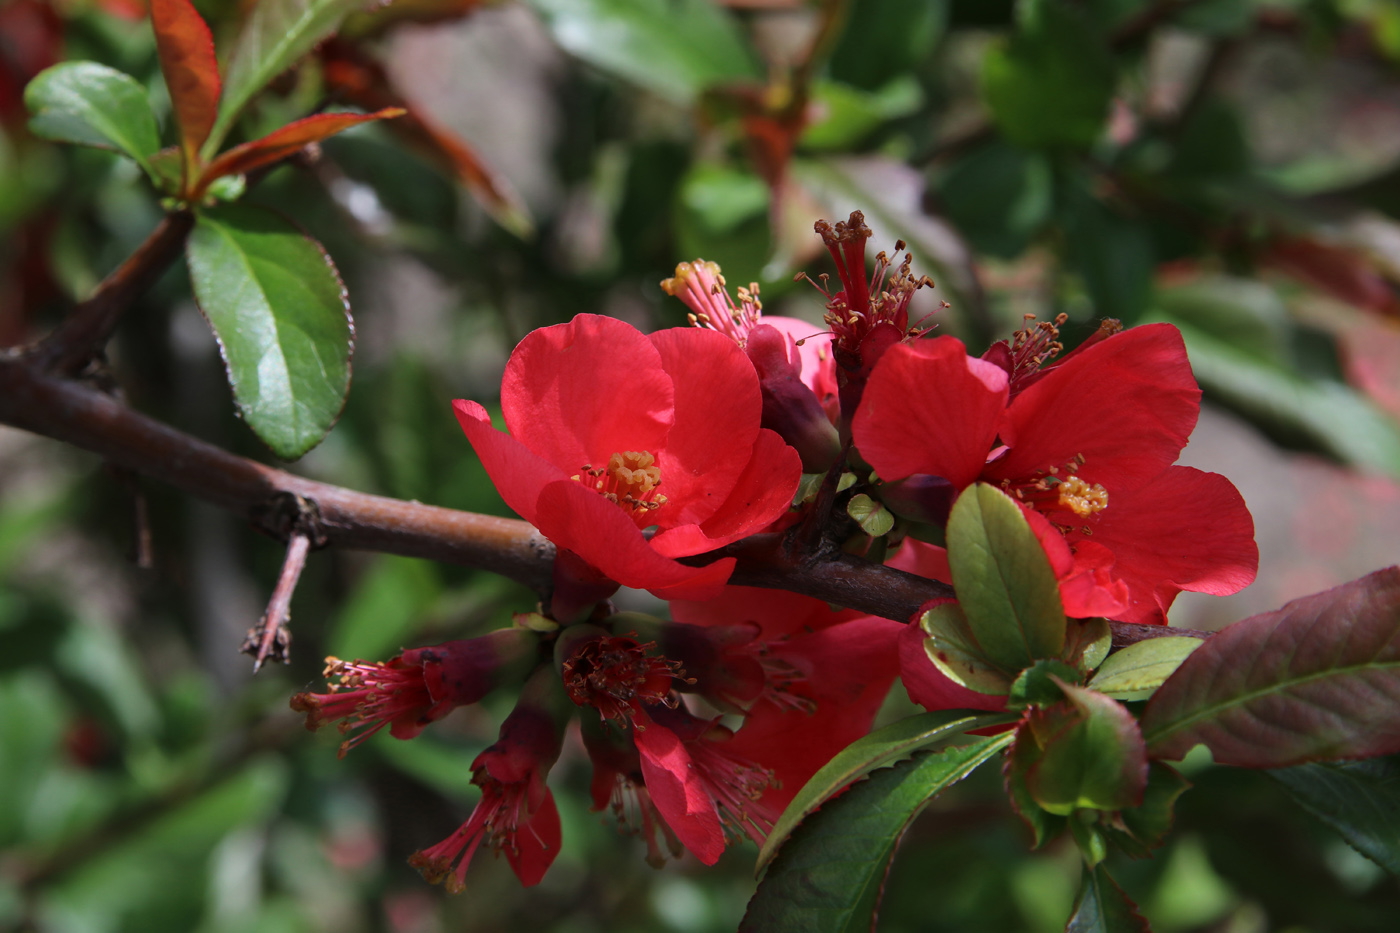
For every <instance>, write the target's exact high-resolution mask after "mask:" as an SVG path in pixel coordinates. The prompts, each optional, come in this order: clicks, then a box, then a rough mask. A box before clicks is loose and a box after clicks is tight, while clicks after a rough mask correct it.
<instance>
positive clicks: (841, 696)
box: [729, 616, 906, 813]
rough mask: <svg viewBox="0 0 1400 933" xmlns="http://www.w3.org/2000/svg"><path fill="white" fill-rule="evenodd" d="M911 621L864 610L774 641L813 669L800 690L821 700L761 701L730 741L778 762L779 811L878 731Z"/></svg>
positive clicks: (743, 751) (768, 796)
mask: <svg viewBox="0 0 1400 933" xmlns="http://www.w3.org/2000/svg"><path fill="white" fill-rule="evenodd" d="M905 628H906V626H904V625H902V624H901V623H899V622H892V621H890V620H889V619H880V618H876V617H874V616H863V617H860V618H857V619H855V620H853V621H849V622H844V623H842V624H841V625H835V626H832V627H830V628H828V629H825V630H824V631H821V632H816V633H813V634H810V635H801V636H798V637H797V638H793V639H791V640H790V641H783V642H776V643H774V644H773V645H772V646H771V647H772V653H773V654H774V655H775V656H776V657H778V658H781V659H782V660H784V661H787V662H789V663H791V664H793V665H794V666H795V667H797V668H799V669H800V670H802V672H803V673H804V674H805V675H806V678H807V680H806V682H805V683H802V684H796V685H794V686H793V688H792V692H793V693H794V694H797V695H801V696H807V697H809V698H811V699H813V700H815V701H816V704H817V710H816V712H815V713H811V714H809V713H806V712H803V711H802V710H794V709H790V708H779V707H778V706H776V705H775V704H773V703H772V702H771V701H769V700H760V701H759V702H758V703H757V704H756V705H755V706H754V708H753V710H752V712H750V713H749V715H748V717H747V718H746V719H745V720H744V725H743V728H741V729H740V730H739V731H738V732H737V733H736V734H735V736H734V738H733V739H731V740H730V742H729V749H730V750H731V751H732V752H733V753H734V754H735V755H737V756H738V757H741V758H747V759H749V760H751V761H754V762H756V763H758V764H760V765H763V766H764V767H767V768H771V769H772V770H773V772H774V774H775V775H776V776H777V778H778V780H779V781H780V782H781V786H780V787H772V788H769V789H768V791H766V792H765V793H764V795H763V803H765V804H767V805H768V806H769V807H770V808H772V810H773V812H774V813H781V812H782V810H783V808H784V807H786V806H787V805H788V803H790V802H791V801H792V798H793V797H794V796H795V795H796V794H797V792H798V791H799V790H801V789H802V786H803V785H804V784H806V783H807V780H808V779H809V778H810V777H811V776H812V775H813V774H815V773H816V772H817V769H818V768H820V767H821V766H822V765H824V764H826V763H827V762H828V761H830V760H831V758H832V757H833V756H834V755H836V753H837V752H839V751H841V749H843V748H845V747H846V746H847V745H849V744H851V743H852V742H854V741H855V740H856V739H858V738H860V737H861V736H863V735H865V734H866V733H867V732H869V731H870V724H871V723H872V722H873V721H874V719H875V714H876V713H877V712H878V711H879V709H880V706H881V704H882V703H884V700H885V695H886V694H888V693H889V691H890V685H891V684H892V683H893V682H894V678H895V676H896V675H897V674H898V673H899V652H898V637H899V633H900V632H901V631H903V630H904V629H905Z"/></svg>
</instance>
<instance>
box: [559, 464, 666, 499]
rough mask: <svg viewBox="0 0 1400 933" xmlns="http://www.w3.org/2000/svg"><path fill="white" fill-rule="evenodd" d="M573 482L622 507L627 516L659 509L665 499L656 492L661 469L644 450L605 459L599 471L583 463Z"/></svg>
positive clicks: (659, 483)
mask: <svg viewBox="0 0 1400 933" xmlns="http://www.w3.org/2000/svg"><path fill="white" fill-rule="evenodd" d="M585 477H587V478H586V479H585ZM572 478H573V479H575V480H578V481H579V482H581V483H583V484H584V485H586V486H589V487H590V488H592V489H594V490H596V491H597V492H598V493H599V494H600V495H602V496H603V498H605V499H607V500H608V501H609V502H615V503H617V504H618V505H620V506H622V508H623V510H624V511H626V512H627V513H628V514H633V515H635V514H636V513H638V512H646V511H651V510H653V509H659V508H661V507H662V506H663V505H665V504H666V497H665V496H663V495H659V494H657V492H656V489H657V487H658V486H660V485H661V468H660V467H658V466H657V465H656V458H655V457H653V456H652V455H651V454H650V453H649V452H648V451H645V450H624V451H622V452H621V453H615V454H613V455H612V456H611V457H609V458H608V465H607V466H605V467H601V468H596V467H594V466H593V465H592V464H591V463H585V464H584V465H583V470H582V472H581V473H577V474H575V475H574V476H573V477H572Z"/></svg>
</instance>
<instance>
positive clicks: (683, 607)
mask: <svg viewBox="0 0 1400 933" xmlns="http://www.w3.org/2000/svg"><path fill="white" fill-rule="evenodd" d="M857 616H858V614H857V613H856V612H855V611H854V610H850V609H843V610H840V611H833V610H832V609H831V607H830V606H828V605H827V604H826V603H825V602H823V601H822V600H820V599H814V598H813V597H811V596H803V595H801V594H799V593H789V592H788V591H786V590H765V589H759V588H757V587H752V586H726V587H725V588H724V592H722V593H720V594H719V595H718V596H717V597H716V598H714V599H711V600H708V601H706V602H694V601H690V600H676V601H674V602H672V603H671V618H672V619H674V620H675V621H677V622H684V623H686V624H687V625H704V626H715V625H733V624H736V623H737V624H742V623H745V622H752V623H754V624H756V625H758V626H759V628H760V629H761V630H762V634H761V635H759V638H761V639H764V640H768V641H771V640H773V639H775V638H781V637H782V636H784V635H796V634H799V633H801V632H812V631H817V630H819V629H824V628H827V627H829V626H832V625H835V624H837V623H839V622H847V621H849V620H851V619H853V618H856V617H857Z"/></svg>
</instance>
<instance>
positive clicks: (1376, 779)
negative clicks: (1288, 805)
mask: <svg viewBox="0 0 1400 933" xmlns="http://www.w3.org/2000/svg"><path fill="white" fill-rule="evenodd" d="M1267 773H1268V775H1269V777H1271V778H1273V779H1274V780H1276V781H1278V782H1279V783H1280V784H1282V785H1283V786H1284V788H1285V789H1286V790H1287V791H1288V793H1289V794H1290V795H1291V796H1292V797H1293V799H1294V800H1296V801H1298V803H1299V804H1301V805H1302V807H1303V809H1305V810H1307V811H1308V812H1309V813H1311V814H1312V815H1313V816H1315V817H1317V818H1318V819H1319V820H1321V821H1322V822H1324V823H1326V824H1327V825H1328V826H1331V827H1332V828H1333V829H1335V830H1336V831H1337V832H1338V833H1340V834H1341V836H1342V838H1343V839H1345V840H1346V841H1347V842H1348V843H1349V844H1350V845H1351V846H1352V848H1354V849H1356V850H1357V851H1358V852H1360V853H1362V854H1363V855H1365V856H1366V857H1367V858H1369V859H1371V860H1372V861H1373V862H1375V863H1376V864H1377V865H1380V866H1381V867H1382V868H1384V869H1385V870H1386V871H1389V872H1391V873H1392V874H1397V875H1400V755H1390V756H1388V757H1385V758H1372V759H1370V760H1368V761H1327V762H1316V763H1313V764H1306V765H1298V766H1297V767H1294V768H1282V769H1280V770H1278V771H1269V772H1267Z"/></svg>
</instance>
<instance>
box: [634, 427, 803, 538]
mask: <svg viewBox="0 0 1400 933" xmlns="http://www.w3.org/2000/svg"><path fill="white" fill-rule="evenodd" d="M665 475H666V474H665V473H664V472H663V473H662V476H663V477H665ZM801 479H802V459H801V458H800V457H799V456H798V455H797V451H795V450H793V449H792V448H791V447H789V446H788V445H787V444H786V443H784V442H783V439H782V438H781V437H779V436H778V435H777V433H776V432H774V431H769V430H768V429H767V428H764V429H762V430H761V431H759V434H758V441H757V443H755V444H754V445H753V456H752V457H750V458H749V462H748V464H747V465H746V466H745V468H744V472H743V473H741V474H740V475H739V478H738V481H737V482H736V483H735V484H734V488H733V489H732V490H731V491H730V493H729V496H728V498H726V499H725V501H724V503H723V504H722V505H721V506H720V507H719V510H718V511H716V512H715V513H714V514H713V515H711V516H710V517H709V518H708V519H707V520H706V521H705V522H704V524H702V525H683V526H681V527H680V528H670V529H667V530H666V531H663V532H661V533H660V534H658V535H657V536H656V537H655V538H653V539H652V542H651V546H652V547H653V548H655V549H656V551H657V552H658V553H660V554H665V555H667V556H668V557H685V556H687V555H689V554H703V553H705V552H706V551H712V550H714V549H715V548H720V547H724V546H725V545H726V544H729V543H730V542H732V541H738V540H739V539H740V538H744V537H747V536H748V535H751V534H753V533H755V532H757V531H761V530H762V529H763V528H765V527H767V526H768V525H769V524H771V523H772V522H773V521H775V520H776V519H778V518H779V517H781V516H782V515H783V513H785V512H786V511H787V510H788V509H789V508H791V507H792V497H793V494H794V493H795V492H797V484H798V483H799V482H800V481H801ZM667 507H668V508H669V503H668V504H667Z"/></svg>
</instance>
